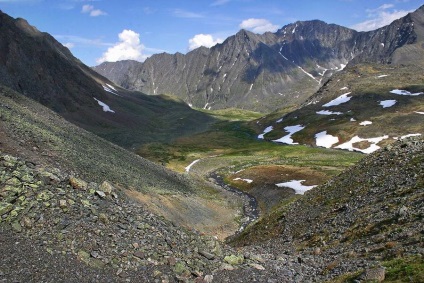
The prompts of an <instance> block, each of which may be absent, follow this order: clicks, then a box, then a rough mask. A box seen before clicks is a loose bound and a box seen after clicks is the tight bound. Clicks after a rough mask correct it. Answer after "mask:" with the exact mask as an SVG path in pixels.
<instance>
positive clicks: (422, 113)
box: [415, 111, 424, 115]
mask: <svg viewBox="0 0 424 283" xmlns="http://www.w3.org/2000/svg"><path fill="white" fill-rule="evenodd" d="M415 113H417V114H421V115H424V112H419V111H415Z"/></svg>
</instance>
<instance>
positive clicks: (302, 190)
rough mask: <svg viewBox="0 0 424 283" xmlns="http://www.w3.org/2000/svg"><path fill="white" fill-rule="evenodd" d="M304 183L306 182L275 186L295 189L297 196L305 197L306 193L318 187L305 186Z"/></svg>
mask: <svg viewBox="0 0 424 283" xmlns="http://www.w3.org/2000/svg"><path fill="white" fill-rule="evenodd" d="M302 182H305V180H291V181H290V182H285V183H279V184H275V185H276V186H277V187H280V188H281V187H287V188H290V189H293V190H294V191H295V192H296V194H299V195H303V194H304V193H305V192H306V191H308V190H310V189H312V188H314V187H316V186H304V185H302Z"/></svg>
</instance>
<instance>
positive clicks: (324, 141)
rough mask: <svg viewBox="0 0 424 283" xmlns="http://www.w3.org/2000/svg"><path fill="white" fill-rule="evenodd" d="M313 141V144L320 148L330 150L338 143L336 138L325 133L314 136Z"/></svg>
mask: <svg viewBox="0 0 424 283" xmlns="http://www.w3.org/2000/svg"><path fill="white" fill-rule="evenodd" d="M315 139H316V142H315V143H316V145H317V146H321V147H325V148H331V147H332V146H333V145H334V144H336V143H338V142H339V138H338V137H335V136H332V135H328V134H327V131H323V132H320V133H318V134H316V135H315Z"/></svg>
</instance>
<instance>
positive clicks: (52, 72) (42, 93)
mask: <svg viewBox="0 0 424 283" xmlns="http://www.w3.org/2000/svg"><path fill="white" fill-rule="evenodd" d="M0 36H1V38H2V41H1V43H0V83H1V84H2V85H5V86H7V87H10V88H12V89H14V90H16V91H18V92H20V93H22V94H24V95H26V96H27V97H30V98H32V99H34V100H35V101H38V102H40V103H42V104H43V105H45V106H47V107H49V108H50V109H52V110H54V111H56V112H57V113H59V114H60V115H61V116H63V117H65V118H66V119H67V120H68V121H71V122H72V123H75V124H77V125H78V126H80V127H83V128H85V129H88V130H90V131H92V132H94V133H96V134H97V135H99V136H101V137H104V138H106V139H108V140H110V141H112V142H114V143H117V144H119V145H121V146H124V147H127V148H131V147H134V146H137V145H140V144H142V143H144V142H151V141H169V140H170V139H172V138H175V137H178V136H184V135H186V134H188V133H193V132H198V131H202V130H204V129H205V128H207V127H208V124H209V123H210V122H212V119H211V118H210V117H208V116H207V115H205V114H202V113H199V112H196V111H193V110H192V109H190V107H188V106H187V105H186V104H184V103H182V102H181V101H178V100H176V99H174V98H170V97H165V96H155V97H152V96H147V95H144V94H142V93H138V92H129V91H125V90H124V89H122V88H119V87H117V86H116V85H114V84H113V83H111V82H110V81H109V80H107V79H106V78H104V77H102V76H100V75H99V74H98V73H96V72H94V71H93V70H91V69H90V68H89V67H87V66H85V65H84V64H82V63H81V62H80V61H79V60H78V59H76V58H75V57H74V56H73V55H72V54H71V52H70V51H69V50H68V49H67V48H66V47H64V46H62V45H61V44H60V43H59V42H57V41H56V40H55V39H54V38H53V37H52V36H50V35H49V34H47V33H43V32H40V31H38V30H37V29H36V28H35V27H33V26H31V25H30V24H28V22H26V21H25V20H24V19H13V18H11V17H9V16H8V15H6V14H5V13H3V12H0ZM186 123H187V124H190V125H191V126H190V127H186Z"/></svg>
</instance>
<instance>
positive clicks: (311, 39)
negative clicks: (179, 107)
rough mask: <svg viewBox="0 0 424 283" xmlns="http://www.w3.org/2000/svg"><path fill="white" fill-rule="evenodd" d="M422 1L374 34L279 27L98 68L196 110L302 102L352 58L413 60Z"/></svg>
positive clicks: (421, 27) (318, 26)
mask: <svg viewBox="0 0 424 283" xmlns="http://www.w3.org/2000/svg"><path fill="white" fill-rule="evenodd" d="M423 15H424V7H420V8H419V9H417V10H416V11H415V12H414V13H411V14H408V15H407V16H405V17H403V18H401V19H399V20H396V21H394V22H393V23H392V24H390V25H389V26H386V27H383V28H380V29H377V30H375V31H370V32H357V31H354V30H351V29H348V28H345V27H341V26H338V25H334V24H326V23H324V22H322V21H318V20H314V21H305V22H296V23H294V24H289V25H287V26H285V27H283V28H282V29H280V30H278V31H277V32H276V33H270V32H267V33H265V34H262V35H259V34H254V33H251V32H249V31H246V30H241V31H240V32H238V33H237V34H236V35H234V36H231V37H229V38H227V39H226V40H225V41H224V42H223V43H222V44H217V45H216V46H214V47H212V48H205V47H201V48H198V49H195V50H193V51H191V52H189V53H187V54H186V55H183V54H180V53H177V54H173V55H171V54H166V53H163V54H157V55H153V56H152V57H150V58H148V59H146V61H145V62H144V63H137V62H131V61H125V62H117V63H110V62H109V63H108V62H106V63H103V64H101V65H99V66H96V67H94V70H96V71H97V72H99V73H100V74H102V75H104V76H106V77H108V78H110V79H111V80H112V81H114V82H115V83H117V84H119V85H121V86H123V87H124V88H127V89H133V90H140V91H143V92H145V93H148V94H151V95H154V94H160V93H168V94H173V95H176V96H178V97H180V98H181V99H182V100H184V101H185V102H186V103H187V104H189V105H192V106H193V107H197V108H204V109H220V108H228V107H237V108H244V109H250V110H257V111H270V110H276V109H277V108H281V107H284V106H290V105H296V104H299V103H302V102H303V101H304V100H305V99H307V98H308V97H309V96H310V95H312V94H313V93H314V92H315V91H316V90H318V88H319V87H320V86H321V85H322V84H323V83H324V82H325V80H326V79H327V78H328V77H331V75H332V74H334V73H335V72H337V71H340V70H341V69H343V68H344V66H345V65H346V64H348V63H349V62H351V64H355V63H360V62H375V63H384V64H386V63H391V64H403V63H415V64H420V63H419V62H417V60H416V59H417V58H419V57H420V56H422V54H423V51H422V46H421V43H422V38H423V36H424V32H423V31H424V20H423Z"/></svg>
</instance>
